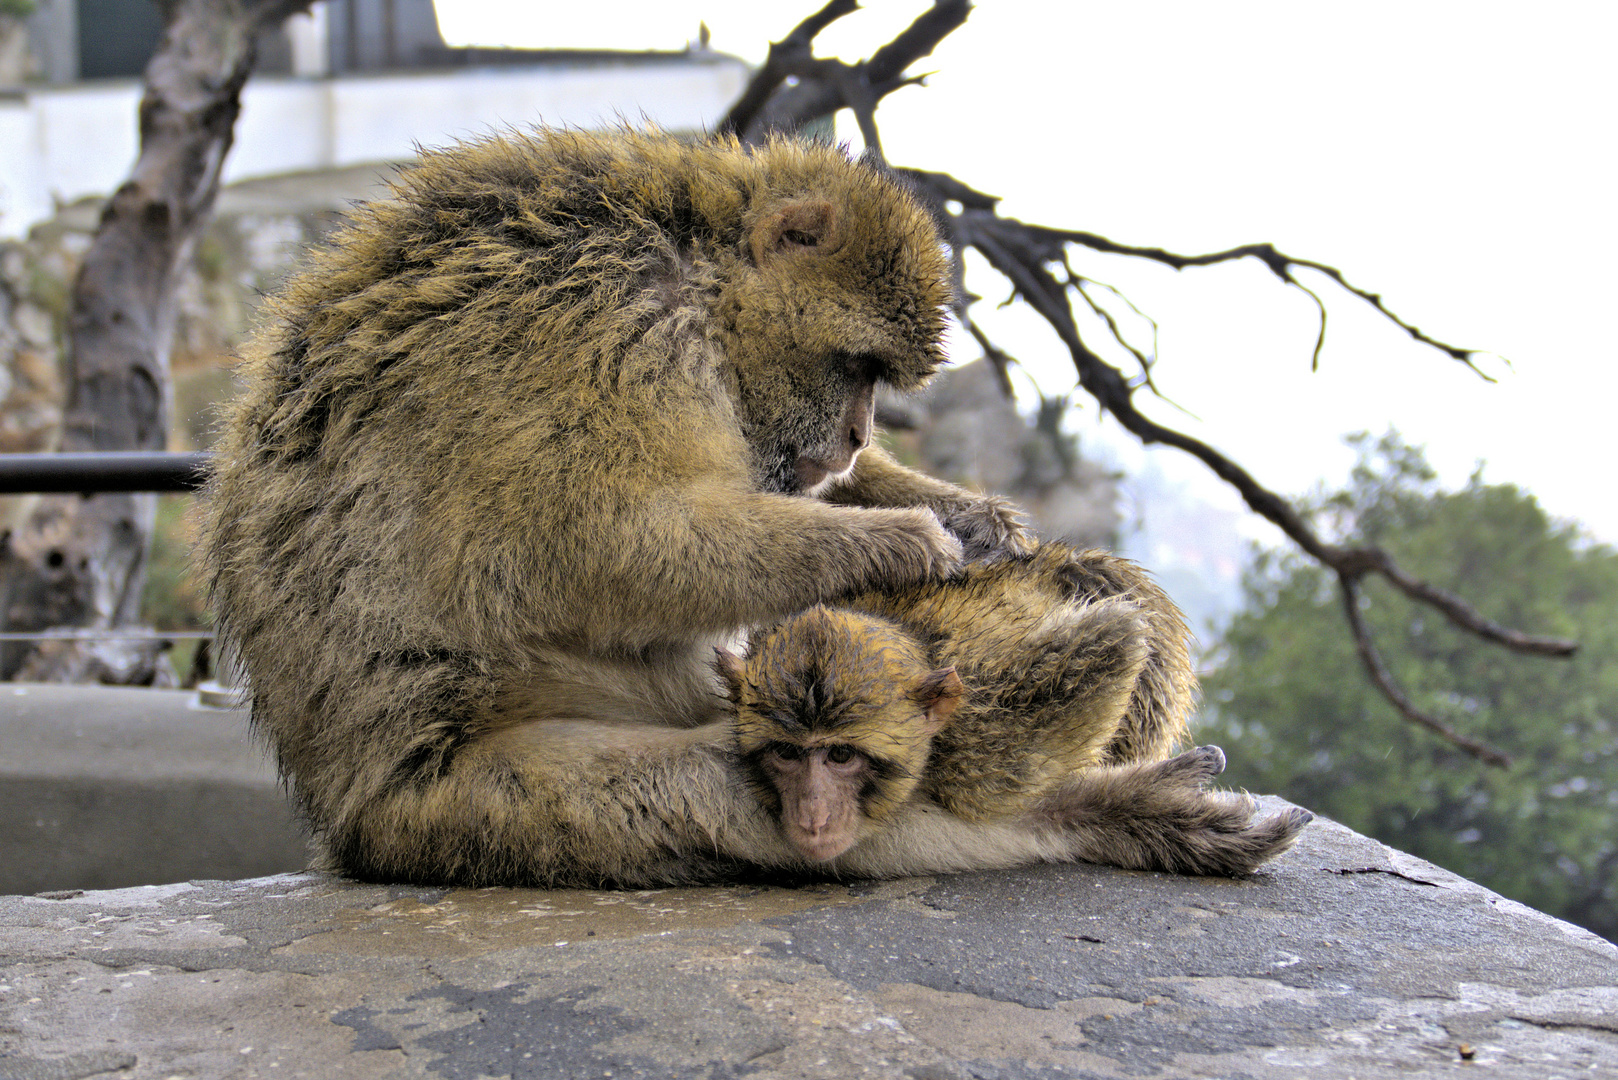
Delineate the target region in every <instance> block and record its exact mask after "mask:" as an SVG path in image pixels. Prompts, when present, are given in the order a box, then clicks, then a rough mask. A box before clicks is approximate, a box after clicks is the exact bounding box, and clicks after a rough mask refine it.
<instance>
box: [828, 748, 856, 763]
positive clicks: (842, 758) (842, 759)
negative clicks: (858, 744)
mask: <svg viewBox="0 0 1618 1080" xmlns="http://www.w3.org/2000/svg"><path fill="white" fill-rule="evenodd" d="M858 753H859V751H857V750H855V749H854V748H853V747H852V746H842V745H838V746H828V747H826V760H827V761H829V762H831V763H832V764H834V765H846V764H848V763H849V762H850V761H853V760H854V758H855V757H856V756H857V755H858Z"/></svg>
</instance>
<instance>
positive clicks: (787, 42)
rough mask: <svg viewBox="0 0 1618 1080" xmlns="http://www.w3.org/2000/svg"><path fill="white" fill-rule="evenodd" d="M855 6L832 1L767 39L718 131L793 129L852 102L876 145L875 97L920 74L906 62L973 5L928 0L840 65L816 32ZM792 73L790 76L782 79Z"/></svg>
mask: <svg viewBox="0 0 1618 1080" xmlns="http://www.w3.org/2000/svg"><path fill="white" fill-rule="evenodd" d="M858 7H859V4H858V3H856V2H855V0H830V3H828V4H826V6H825V7H823V8H821V9H820V11H818V12H816V13H815V14H814V15H811V16H810V17H809V18H807V19H805V20H804V21H803V22H801V23H799V24H798V26H797V27H795V28H794V29H793V31H792V33H790V34H788V35H787V36H786V37H785V38H783V39H781V40H780V41H778V42H774V43H772V44H771V45H770V54H769V57H768V58H767V59H766V60H765V61H764V66H763V67H762V68H760V69H759V71H758V73H757V74H756V75H754V76H753V78H752V80H751V81H750V82H749V83H748V84H747V89H746V90H744V91H742V96H741V97H740V98H739V99H738V100H737V102H736V104H735V105H733V106H731V110H730V112H729V113H728V114H726V116H725V118H724V120H722V121H720V123H719V127H718V129H717V131H718V134H721V135H735V136H737V137H739V138H741V139H742V141H744V142H749V143H752V142H758V141H760V140H761V139H763V138H764V137H765V136H766V135H767V134H768V133H769V132H771V131H796V130H797V129H799V128H801V127H802V126H803V125H804V124H807V123H809V122H810V121H812V120H817V119H819V118H820V117H822V116H826V115H829V114H831V113H834V112H836V111H837V110H838V109H852V110H854V114H855V116H856V118H857V119H858V120H859V123H860V134H861V137H862V138H863V139H865V143H866V145H867V146H869V147H872V148H873V149H875V148H877V147H878V146H879V143H878V140H877V138H876V106H877V104H878V103H879V102H880V101H881V100H882V99H883V98H884V97H886V96H887V95H889V94H891V93H893V92H894V91H895V90H897V89H899V88H900V87H902V86H910V85H913V84H919V83H920V81H921V79H920V77H912V76H906V75H905V74H904V71H905V69H906V68H908V67H909V66H910V65H911V64H913V63H915V62H916V61H917V60H920V59H921V58H922V57H924V56H927V55H928V54H929V53H931V52H932V51H933V49H934V48H935V47H936V46H937V45H938V43H939V42H940V41H942V40H943V39H944V38H946V37H948V36H949V34H950V32H951V31H953V30H954V29H955V28H956V27H958V26H960V25H961V24H962V23H964V22H965V21H966V17H967V15H968V14H969V13H970V12H971V10H972V5H971V3H970V2H969V0H934V3H933V6H932V7H931V8H929V9H928V10H927V11H925V12H923V13H922V14H921V15H920V16H918V17H917V18H916V20H915V21H914V22H912V23H911V24H910V25H909V26H908V27H906V28H905V29H904V30H903V31H902V32H901V33H900V34H899V36H898V37H896V38H894V39H893V40H892V41H891V42H889V43H888V44H886V45H884V46H883V47H882V48H880V49H878V50H877V52H876V55H875V56H873V57H871V58H870V59H869V60H862V61H860V62H859V63H857V64H846V63H844V62H843V61H841V60H830V59H827V60H822V59H817V58H816V57H815V56H814V52H813V40H814V37H815V35H816V34H818V33H819V32H820V31H821V30H822V29H824V28H825V27H826V26H829V25H830V24H831V23H833V22H834V21H836V20H837V19H840V18H842V17H843V16H844V15H847V14H849V13H850V12H852V11H855V10H857V9H858ZM793 78H795V79H796V82H795V83H792V84H788V85H783V84H787V83H788V80H789V79H793Z"/></svg>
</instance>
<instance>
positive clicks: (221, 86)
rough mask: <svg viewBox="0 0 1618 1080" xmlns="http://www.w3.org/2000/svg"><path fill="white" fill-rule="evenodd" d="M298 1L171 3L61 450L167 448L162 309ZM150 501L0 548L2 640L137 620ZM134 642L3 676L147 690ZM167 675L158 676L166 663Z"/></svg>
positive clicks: (84, 650) (41, 504) (83, 307)
mask: <svg viewBox="0 0 1618 1080" xmlns="http://www.w3.org/2000/svg"><path fill="white" fill-rule="evenodd" d="M309 3H310V0H258V2H254V0H174V2H172V3H169V4H165V5H162V6H163V7H164V9H165V14H166V16H167V26H166V28H165V30H164V34H163V38H162V40H161V41H160V42H159V44H158V47H157V52H156V53H155V54H153V56H152V59H151V62H150V63H149V64H148V65H147V67H146V75H145V93H144V95H143V96H142V98H141V103H140V154H139V156H138V157H137V159H136V161H135V167H134V169H133V171H132V172H131V173H130V176H129V179H128V180H127V181H125V182H124V184H123V185H122V186H121V187H119V189H118V190H117V192H116V193H114V195H113V196H112V199H111V200H110V201H109V202H108V204H107V206H106V209H105V210H104V211H103V212H102V215H101V223H100V225H99V227H98V228H97V230H96V235H95V239H94V240H93V241H92V243H91V245H90V249H89V251H87V252H86V253H85V256H84V262H83V264H82V265H81V267H80V269H79V274H78V277H77V278H76V280H75V281H74V286H73V299H72V306H71V309H70V312H69V315H68V324H67V340H66V355H65V358H64V367H65V369H66V377H65V380H64V381H65V382H66V383H67V385H68V391H67V404H66V409H65V413H64V417H63V426H62V439H61V445H60V449H62V450H69V451H78V450H162V449H165V448H166V445H167V438H168V412H169V409H168V405H169V400H168V399H169V345H170V340H171V338H172V336H173V331H174V298H175V292H176V288H177V285H178V283H179V280H180V276H181V274H182V272H183V271H184V269H185V267H186V266H187V264H188V263H189V261H190V259H191V255H192V252H193V250H194V249H195V247H196V243H197V240H198V238H199V237H200V236H201V235H202V231H203V228H204V227H205V226H206V224H207V221H208V217H209V215H210V214H211V212H212V210H213V204H214V198H215V196H216V195H217V194H218V191H219V177H220V172H221V169H222V167H223V165H224V160H225V155H226V153H227V152H228V151H229V150H230V145H231V142H232V140H233V138H234V131H235V124H236V117H237V115H238V114H239V113H240V111H241V92H242V86H243V85H244V84H245V83H246V82H247V76H248V74H249V73H250V72H251V71H252V68H253V62H254V59H255V54H256V49H255V41H256V39H257V37H258V35H259V34H260V33H261V32H262V31H263V30H264V29H266V28H269V27H273V26H276V25H278V24H279V23H280V22H281V21H282V20H284V19H285V18H286V16H287V15H289V14H291V13H293V12H295V11H301V10H304V9H306V8H307V7H308V6H309ZM155 513H156V497H155V496H153V495H129V494H109V495H93V496H88V497H81V496H76V495H69V496H44V497H41V498H40V499H39V501H38V503H37V504H36V506H35V507H34V509H33V512H32V513H31V514H30V515H29V517H28V519H27V520H26V521H25V522H24V523H23V524H22V525H21V526H20V527H19V528H18V529H17V531H16V533H15V534H13V535H10V536H7V537H4V543H3V544H0V616H3V621H4V624H5V626H6V628H7V629H8V630H13V631H38V630H45V629H47V628H53V627H88V628H93V629H109V628H113V627H126V626H130V625H132V624H134V623H135V621H136V619H137V614H138V609H139V605H140V594H141V586H142V584H143V583H144V580H145V573H146V561H147V555H148V551H149V548H150V544H151V532H152V523H153V519H154V516H155ZM158 658H159V649H158V646H157V644H156V643H154V642H151V641H142V640H140V639H126V640H102V641H98V642H97V643H96V644H95V645H94V646H93V647H92V646H89V645H88V644H87V643H85V642H81V641H73V640H69V639H62V640H54V641H47V642H44V643H42V644H37V645H35V644H30V643H16V642H4V643H0V678H27V679H45V680H52V681H87V680H96V681H102V682H136V683H149V682H152V681H153V680H154V678H156V677H157V673H158V671H159V665H158ZM163 666H164V668H165V669H166V665H163Z"/></svg>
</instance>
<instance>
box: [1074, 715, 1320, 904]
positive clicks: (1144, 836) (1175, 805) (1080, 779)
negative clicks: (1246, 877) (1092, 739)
mask: <svg viewBox="0 0 1618 1080" xmlns="http://www.w3.org/2000/svg"><path fill="white" fill-rule="evenodd" d="M1224 771H1225V752H1224V751H1223V750H1221V749H1219V747H1217V746H1199V747H1197V748H1196V749H1195V750H1191V751H1188V752H1186V753H1184V754H1181V755H1179V756H1178V757H1172V758H1169V759H1168V760H1167V761H1156V762H1151V763H1149V764H1146V765H1125V766H1116V767H1111V768H1102V769H1092V770H1089V771H1087V772H1084V773H1081V774H1079V775H1078V776H1076V777H1075V778H1074V779H1073V781H1072V782H1071V783H1070V784H1068V785H1067V786H1066V787H1064V788H1063V789H1062V790H1061V791H1059V792H1058V793H1056V795H1054V796H1053V797H1052V798H1051V800H1050V801H1049V803H1048V804H1047V806H1046V807H1045V808H1044V810H1043V812H1044V813H1045V814H1047V815H1049V817H1050V818H1051V819H1052V820H1053V822H1054V823H1055V824H1056V825H1057V826H1058V827H1059V828H1062V829H1064V830H1066V831H1068V832H1069V834H1070V836H1071V838H1072V847H1073V852H1074V857H1075V858H1079V859H1083V860H1085V861H1087V862H1097V863H1105V864H1108V865H1111V866H1122V867H1126V868H1128V869H1133V870H1169V871H1173V872H1174V873H1178V874H1213V875H1221V876H1225V877H1240V876H1241V875H1243V874H1249V873H1252V872H1253V870H1255V869H1257V868H1258V867H1259V866H1260V865H1262V864H1263V863H1265V862H1267V861H1268V860H1270V859H1273V858H1275V856H1277V855H1279V854H1281V853H1282V852H1283V851H1285V850H1286V849H1287V848H1289V847H1291V846H1292V845H1293V844H1294V843H1295V842H1296V841H1297V839H1298V834H1299V833H1300V832H1301V831H1302V830H1303V827H1304V826H1305V825H1307V824H1309V823H1310V822H1311V821H1313V820H1314V819H1315V815H1314V814H1311V813H1310V812H1309V811H1307V810H1301V809H1293V810H1287V811H1285V812H1283V813H1280V814H1275V815H1273V816H1271V817H1268V818H1265V819H1264V820H1262V821H1258V822H1255V821H1253V814H1254V812H1255V811H1256V810H1257V809H1258V802H1257V800H1255V799H1254V798H1253V797H1252V796H1251V795H1247V794H1245V793H1240V794H1239V793H1235V792H1228V791H1206V790H1204V786H1205V785H1206V784H1207V783H1208V781H1209V780H1212V779H1213V778H1214V777H1215V776H1218V775H1219V774H1220V773H1222V772H1224Z"/></svg>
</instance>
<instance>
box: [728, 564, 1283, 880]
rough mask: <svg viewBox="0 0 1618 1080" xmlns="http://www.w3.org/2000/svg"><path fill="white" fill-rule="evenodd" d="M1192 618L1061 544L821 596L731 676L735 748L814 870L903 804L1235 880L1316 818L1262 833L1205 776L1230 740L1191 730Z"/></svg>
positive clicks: (1237, 802) (761, 639)
mask: <svg viewBox="0 0 1618 1080" xmlns="http://www.w3.org/2000/svg"><path fill="white" fill-rule="evenodd" d="M1187 636H1188V634H1187V631H1186V627H1185V623H1184V621H1183V619H1182V618H1181V616H1180V613H1179V611H1178V610H1177V609H1176V608H1175V607H1174V605H1173V604H1172V603H1171V602H1170V601H1169V600H1168V598H1167V597H1166V596H1165V595H1164V594H1163V593H1162V592H1161V591H1160V590H1158V589H1157V587H1156V586H1155V585H1153V584H1152V583H1151V582H1150V580H1149V579H1147V578H1146V577H1145V575H1144V574H1142V573H1141V571H1140V570H1139V569H1138V568H1136V567H1135V566H1134V565H1133V564H1130V563H1128V562H1126V561H1124V560H1122V559H1117V558H1114V557H1113V556H1110V555H1106V554H1104V553H1101V552H1094V551H1091V552H1082V553H1081V552H1075V551H1073V550H1072V549H1070V548H1068V547H1065V546H1063V545H1060V544H1046V545H1044V546H1043V547H1041V548H1040V549H1038V551H1037V552H1036V553H1035V554H1034V555H1032V556H1030V557H1024V558H1019V559H1006V560H1001V561H998V562H994V563H990V564H982V563H980V564H975V565H973V566H971V567H970V568H968V569H967V570H966V571H965V573H964V574H963V576H962V577H961V578H960V579H959V580H956V581H951V582H942V583H933V584H927V585H919V586H913V587H911V588H907V589H901V590H896V591H893V592H890V593H869V594H865V595H862V596H860V597H857V598H855V599H854V600H853V601H852V603H851V606H850V607H846V608H829V607H825V606H816V607H813V608H810V609H809V610H808V611H805V612H802V613H801V614H798V615H795V616H793V617H791V618H789V619H787V620H785V621H783V622H781V623H779V624H778V625H776V626H774V627H772V628H769V629H767V630H764V631H762V632H760V633H758V634H757V635H755V637H754V640H753V641H752V644H751V646H750V648H749V650H748V654H747V657H746V659H745V660H742V659H739V658H737V657H736V656H735V655H734V654H731V653H728V652H725V651H723V650H721V651H720V653H719V662H718V668H719V670H720V673H721V675H722V676H723V677H724V678H725V680H726V682H727V684H728V686H729V687H730V691H731V696H732V699H733V701H734V702H735V704H736V707H737V716H736V742H737V749H738V751H739V753H740V756H741V758H742V760H743V762H744V763H745V765H746V767H747V770H748V772H749V774H750V775H751V776H752V778H753V780H754V784H755V786H756V788H757V790H758V791H759V793H760V797H761V798H762V799H763V800H764V802H765V804H766V805H767V806H769V807H770V808H771V810H772V812H773V813H774V815H775V817H776V818H777V820H778V822H779V824H780V827H781V829H782V832H783V835H784V836H785V837H786V839H787V841H788V842H789V843H790V844H791V845H792V846H793V847H794V848H796V849H797V850H798V852H799V853H800V854H801V855H802V856H803V857H804V858H805V859H806V860H809V861H810V862H814V863H822V862H826V861H828V860H832V859H835V858H837V857H838V856H841V855H843V854H844V853H846V852H849V851H850V849H852V848H854V847H855V846H856V845H857V844H859V843H860V842H861V841H862V840H864V839H867V838H868V837H870V836H872V835H875V834H879V833H880V832H881V831H882V830H883V828H884V826H885V824H886V823H887V822H888V821H889V820H891V819H892V817H893V815H895V814H896V813H897V812H898V811H899V809H900V808H901V807H905V806H907V805H913V804H914V803H915V802H917V801H918V800H920V801H928V802H931V803H935V804H937V805H938V806H940V807H942V808H943V809H945V810H947V811H949V812H950V813H951V814H953V815H955V816H957V817H960V818H964V819H967V820H970V821H974V822H992V821H997V820H1000V821H1016V822H1018V823H1019V824H1024V825H1029V824H1031V825H1034V826H1036V827H1037V826H1038V825H1039V824H1040V823H1041V822H1042V821H1044V820H1047V819H1048V820H1049V822H1050V824H1051V827H1053V828H1055V827H1057V825H1058V823H1060V824H1061V827H1063V828H1064V829H1066V830H1067V831H1068V832H1070V833H1071V834H1072V835H1073V838H1074V839H1075V840H1076V841H1077V844H1078V850H1079V851H1080V852H1081V853H1082V854H1081V855H1080V857H1082V858H1084V859H1087V860H1088V861H1091V862H1099V863H1109V864H1112V865H1116V866H1123V867H1129V868H1134V869H1159V870H1172V871H1178V872H1183V873H1202V874H1227V875H1236V874H1243V873H1247V872H1249V871H1251V870H1252V869H1254V868H1255V867H1256V866H1258V865H1259V864H1260V863H1262V862H1264V861H1265V860H1266V859H1269V858H1272V857H1274V856H1275V855H1277V854H1279V853H1281V852H1282V851H1285V850H1286V849H1287V848H1288V847H1290V846H1291V845H1292V843H1293V842H1294V840H1296V838H1297V835H1298V832H1299V830H1301V829H1302V828H1303V826H1304V825H1305V824H1307V823H1308V822H1309V821H1310V820H1312V818H1313V815H1312V814H1310V813H1308V812H1307V811H1304V810H1289V811H1287V812H1285V813H1282V814H1278V815H1275V816H1273V817H1270V818H1267V819H1265V820H1264V821H1261V822H1258V823H1257V824H1253V825H1249V821H1250V820H1251V818H1252V816H1253V810H1254V803H1253V800H1252V799H1251V798H1250V797H1249V796H1246V795H1236V794H1230V793H1221V792H1210V791H1207V790H1205V789H1204V787H1203V785H1204V784H1206V783H1207V781H1208V780H1210V779H1211V778H1213V777H1214V776H1217V775H1218V774H1219V773H1220V772H1223V771H1224V767H1225V756H1224V753H1223V752H1222V751H1220V750H1219V748H1218V747H1212V746H1208V747H1199V748H1197V749H1195V750H1192V751H1190V752H1189V753H1185V754H1181V755H1180V756H1178V757H1174V758H1169V759H1167V760H1161V759H1162V758H1163V756H1164V754H1165V753H1166V752H1167V750H1168V749H1169V748H1170V747H1171V746H1172V744H1173V743H1175V742H1177V741H1178V740H1179V739H1180V738H1181V737H1183V736H1184V735H1185V734H1186V729H1185V714H1186V712H1187V711H1188V710H1189V707H1190V704H1191V697H1192V693H1193V689H1192V687H1193V682H1192V677H1191V671H1190V665H1189V661H1188V658H1187V651H1186V639H1187Z"/></svg>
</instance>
